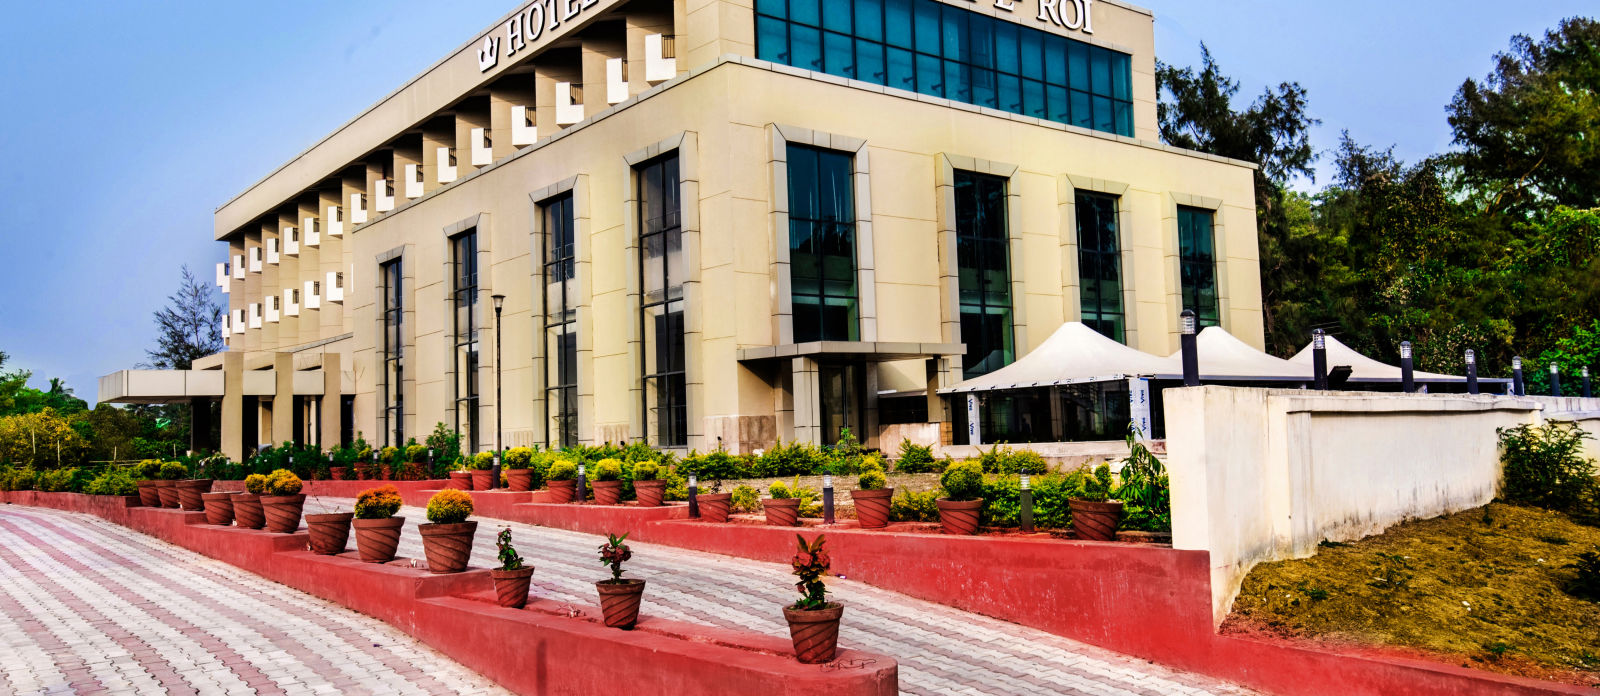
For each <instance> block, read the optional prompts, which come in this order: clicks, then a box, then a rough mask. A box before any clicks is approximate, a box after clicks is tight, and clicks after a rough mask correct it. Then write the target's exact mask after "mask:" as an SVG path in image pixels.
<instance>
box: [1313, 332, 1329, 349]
mask: <svg viewBox="0 0 1600 696" xmlns="http://www.w3.org/2000/svg"><path fill="white" fill-rule="evenodd" d="M1311 347H1312V348H1314V349H1316V350H1327V349H1328V334H1327V333H1325V332H1323V330H1322V329H1317V330H1315V331H1312V332H1311Z"/></svg>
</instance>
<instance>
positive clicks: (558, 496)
mask: <svg viewBox="0 0 1600 696" xmlns="http://www.w3.org/2000/svg"><path fill="white" fill-rule="evenodd" d="M547 485H549V487H550V502H552V503H570V502H572V499H573V498H574V497H576V496H577V495H578V482H577V481H571V480H568V481H551V482H550V483H549V484H547Z"/></svg>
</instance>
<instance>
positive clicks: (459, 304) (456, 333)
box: [449, 227, 483, 452]
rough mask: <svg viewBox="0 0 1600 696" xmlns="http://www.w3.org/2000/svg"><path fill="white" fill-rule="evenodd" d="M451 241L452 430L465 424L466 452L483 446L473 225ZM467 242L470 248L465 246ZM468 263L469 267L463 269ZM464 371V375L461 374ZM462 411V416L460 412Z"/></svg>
mask: <svg viewBox="0 0 1600 696" xmlns="http://www.w3.org/2000/svg"><path fill="white" fill-rule="evenodd" d="M449 244H450V282H451V291H450V317H451V318H450V322H451V339H452V341H451V343H452V348H453V350H452V353H451V359H452V360H453V361H454V363H453V364H454V371H455V373H456V374H455V380H454V384H453V386H452V388H453V389H454V390H455V400H454V405H455V429H456V432H457V433H460V432H462V427H461V424H462V421H463V420H466V422H467V424H468V428H467V432H468V436H467V440H466V441H465V442H463V443H461V444H462V445H463V446H464V447H466V451H468V452H477V451H478V450H479V448H480V447H481V446H482V443H483V437H482V432H481V429H482V419H481V417H480V416H481V414H480V412H479V405H480V404H481V403H482V399H481V397H482V394H483V388H482V384H481V383H480V379H479V378H480V377H481V375H480V374H479V367H480V366H481V365H482V362H483V356H482V350H481V348H482V346H481V344H480V343H479V337H480V330H481V329H482V328H483V326H482V324H483V322H482V318H481V317H482V303H480V302H479V301H478V299H479V298H478V276H479V273H478V230H477V228H476V227H474V228H471V229H468V230H466V231H465V232H462V233H460V234H457V235H455V236H452V237H450V238H449ZM469 245H470V248H464V247H467V246H469ZM463 266H468V267H469V268H468V269H463ZM463 309H465V311H466V314H467V321H466V324H467V325H466V326H465V327H463V326H462V322H461V314H462V310H463ZM463 349H465V350H466V351H467V359H466V360H465V362H466V365H465V366H463V365H462V362H463V361H462V351H463ZM463 372H465V374H463ZM463 381H465V383H466V385H467V387H468V389H467V391H468V393H467V394H465V395H463V394H462V393H461V392H462V383H463ZM463 414H465V415H463Z"/></svg>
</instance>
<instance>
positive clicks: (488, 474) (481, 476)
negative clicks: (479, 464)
mask: <svg viewBox="0 0 1600 696" xmlns="http://www.w3.org/2000/svg"><path fill="white" fill-rule="evenodd" d="M493 477H494V472H493V471H486V470H483V469H473V470H472V490H475V491H486V490H489V484H490V483H491V482H492V481H493V480H494V479H493Z"/></svg>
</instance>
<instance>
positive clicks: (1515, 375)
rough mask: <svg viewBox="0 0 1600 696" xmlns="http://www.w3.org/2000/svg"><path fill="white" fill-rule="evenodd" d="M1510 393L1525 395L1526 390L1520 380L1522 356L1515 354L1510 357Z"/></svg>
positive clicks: (1526, 393)
mask: <svg viewBox="0 0 1600 696" xmlns="http://www.w3.org/2000/svg"><path fill="white" fill-rule="evenodd" d="M1511 393H1512V394H1513V395H1515V396H1527V395H1528V390H1527V387H1526V386H1524V384H1523V381H1522V356H1520V355H1515V356H1512V358H1511Z"/></svg>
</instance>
